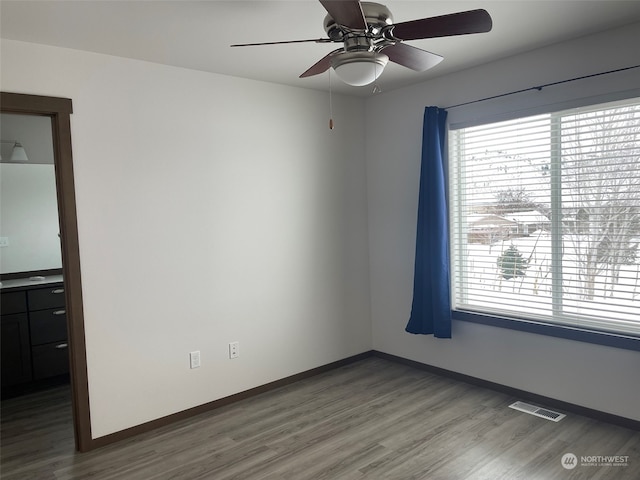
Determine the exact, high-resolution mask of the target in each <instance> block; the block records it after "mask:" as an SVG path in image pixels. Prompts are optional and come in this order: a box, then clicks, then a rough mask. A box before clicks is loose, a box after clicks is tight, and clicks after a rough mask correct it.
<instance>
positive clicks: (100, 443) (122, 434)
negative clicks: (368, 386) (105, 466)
mask: <svg viewBox="0 0 640 480" xmlns="http://www.w3.org/2000/svg"><path fill="white" fill-rule="evenodd" d="M372 354H373V353H372V352H371V351H368V352H363V353H360V354H358V355H353V356H352V357H348V358H343V359H342V360H338V361H336V362H332V363H328V364H326V365H321V366H320V367H316V368H312V369H311V370H307V371H304V372H300V373H297V374H295V375H291V376H289V377H286V378H281V379H280V380H275V381H273V382H270V383H266V384H264V385H260V386H258V387H255V388H250V389H249V390H245V391H244V392H240V393H236V394H234V395H230V396H228V397H224V398H221V399H219V400H214V401H212V402H208V403H205V404H203V405H198V406H197V407H193V408H189V409H187V410H183V411H181V412H177V413H174V414H171V415H167V416H166V417H162V418H158V419H156V420H151V421H150V422H146V423H143V424H140V425H136V426H135V427H131V428H127V429H125V430H121V431H119V432H115V433H111V434H109V435H105V436H103V437H99V438H94V439H92V440H91V443H90V445H89V446H88V447H89V448H87V449H86V450H84V451H89V450H94V449H96V448H100V447H104V446H106V445H109V444H112V443H115V442H119V441H121V440H125V439H127V438H130V437H133V436H135V435H139V434H141V433H145V432H148V431H151V430H155V429H156V428H160V427H164V426H166V425H169V424H171V423H174V422H177V421H180V420H184V419H186V418H190V417H194V416H196V415H199V414H201V413H205V412H208V411H210V410H214V409H216V408H220V407H223V406H225V405H229V404H231V403H235V402H239V401H240V400H244V399H246V398H249V397H253V396H256V395H260V394H261V393H265V392H268V391H270V390H274V389H276V388H280V387H284V386H286V385H290V384H292V383H295V382H298V381H300V380H304V379H307V378H311V377H314V376H316V375H319V374H321V373H325V372H328V371H330V370H334V369H336V368H340V367H343V366H345V365H349V364H350V363H354V362H357V361H359V360H363V359H365V358H368V357H371V356H372Z"/></svg>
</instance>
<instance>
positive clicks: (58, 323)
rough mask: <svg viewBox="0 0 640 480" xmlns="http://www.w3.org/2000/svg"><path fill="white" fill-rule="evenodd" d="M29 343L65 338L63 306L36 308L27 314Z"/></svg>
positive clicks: (35, 343) (58, 340) (65, 323)
mask: <svg viewBox="0 0 640 480" xmlns="http://www.w3.org/2000/svg"><path fill="white" fill-rule="evenodd" d="M29 324H30V326H31V345H41V344H43V343H52V342H60V341H63V340H66V339H67V315H66V312H65V309H64V308H51V309H49V310H38V311H36V312H31V313H30V314H29Z"/></svg>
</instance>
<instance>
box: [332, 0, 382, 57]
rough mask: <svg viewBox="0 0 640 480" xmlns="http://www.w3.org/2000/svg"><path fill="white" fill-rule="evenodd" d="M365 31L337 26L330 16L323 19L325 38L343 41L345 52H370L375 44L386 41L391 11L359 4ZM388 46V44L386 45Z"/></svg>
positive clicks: (372, 5) (366, 3)
mask: <svg viewBox="0 0 640 480" xmlns="http://www.w3.org/2000/svg"><path fill="white" fill-rule="evenodd" d="M360 5H361V6H362V12H363V13H364V18H365V21H366V23H367V30H354V29H351V28H349V27H346V26H344V25H340V24H338V23H337V22H336V21H335V20H334V19H333V17H331V15H327V16H326V17H325V19H324V30H325V32H327V36H328V37H329V38H330V39H331V40H333V41H336V42H339V41H343V42H344V49H345V51H347V52H357V51H372V50H374V48H375V46H376V44H378V43H380V42H381V41H384V40H388V39H386V38H385V36H384V33H383V32H384V31H385V27H387V29H388V27H390V26H391V25H393V16H392V15H391V11H390V10H389V9H388V8H387V7H386V6H384V5H381V4H379V3H374V2H361V3H360ZM387 44H388V43H387Z"/></svg>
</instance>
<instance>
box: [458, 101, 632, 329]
mask: <svg viewBox="0 0 640 480" xmlns="http://www.w3.org/2000/svg"><path fill="white" fill-rule="evenodd" d="M449 179H450V190H449V201H450V209H451V263H452V268H451V278H452V305H453V309H454V311H463V312H472V313H479V314H483V315H492V316H500V317H506V318H510V319H514V320H522V321H527V322H539V323H545V324H552V325H556V326H565V327H569V328H579V329H586V330H591V331H597V332H611V333H615V334H622V335H628V336H632V337H640V251H639V244H640V98H636V99H631V100H626V101H623V102H614V103H610V104H602V105H597V106H591V107H588V108H581V109H572V110H567V111H561V112H555V113H551V114H544V115H536V116H531V117H525V118H518V119H515V120H509V121H504V122H499V123H492V124H485V125H479V126H473V127H467V128H461V129H455V130H454V129H452V130H450V132H449Z"/></svg>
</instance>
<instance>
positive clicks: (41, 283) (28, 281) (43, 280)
mask: <svg viewBox="0 0 640 480" xmlns="http://www.w3.org/2000/svg"><path fill="white" fill-rule="evenodd" d="M60 282H62V275H48V276H46V277H40V276H38V277H26V278H14V279H11V280H3V281H2V282H0V290H7V289H12V288H24V287H46V286H47V285H50V284H52V283H60Z"/></svg>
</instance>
